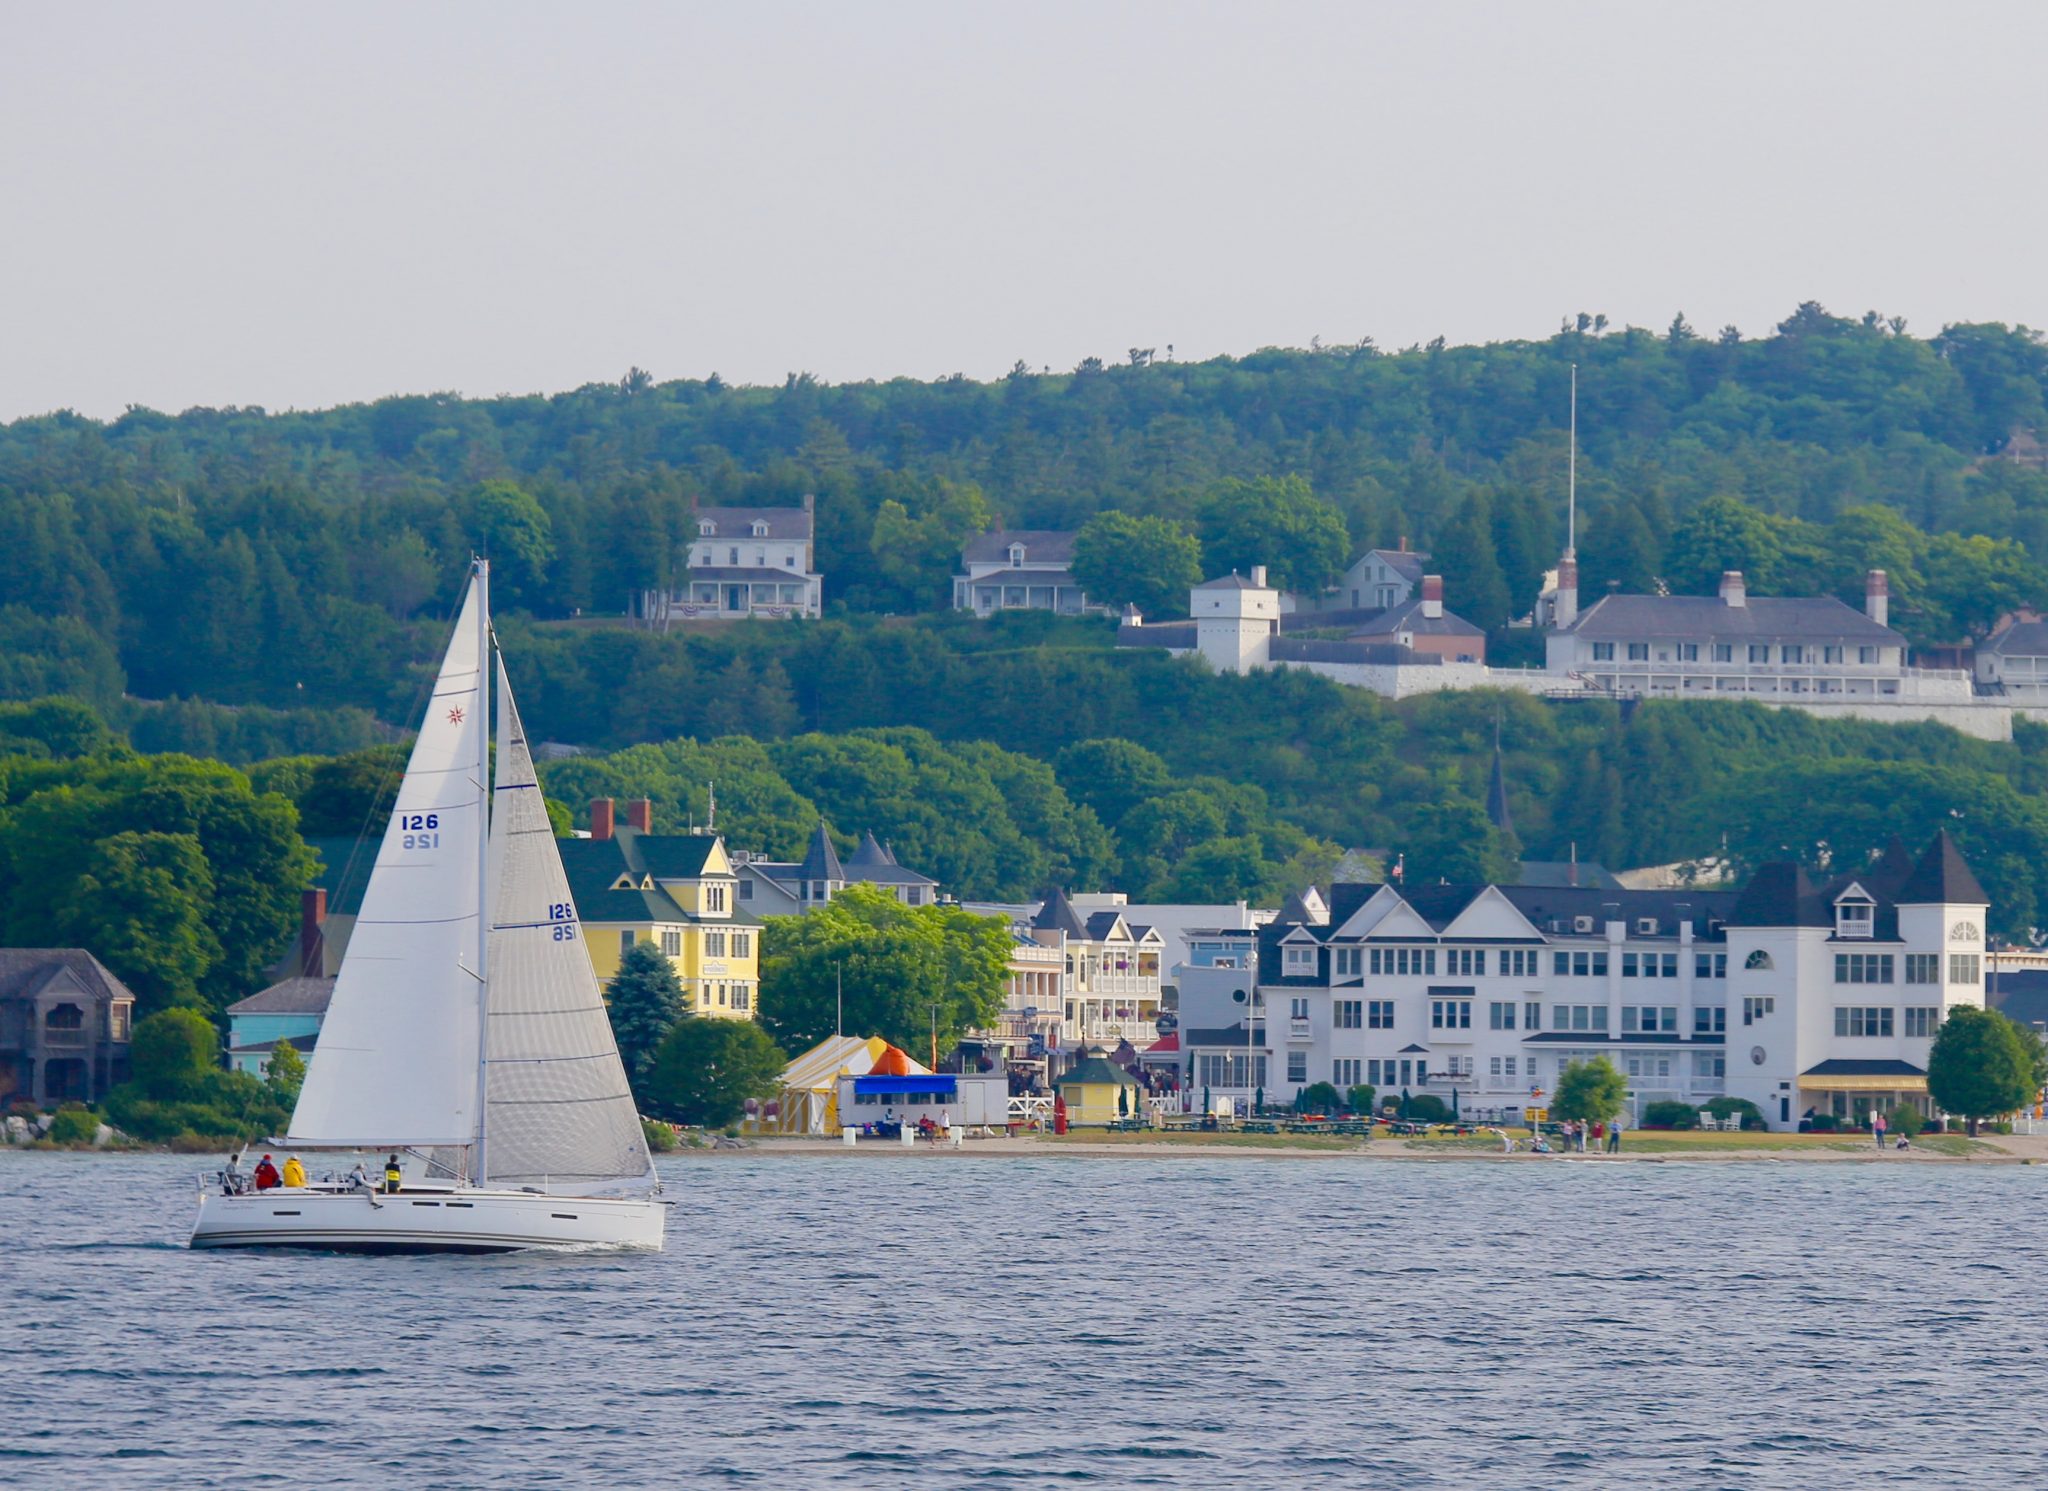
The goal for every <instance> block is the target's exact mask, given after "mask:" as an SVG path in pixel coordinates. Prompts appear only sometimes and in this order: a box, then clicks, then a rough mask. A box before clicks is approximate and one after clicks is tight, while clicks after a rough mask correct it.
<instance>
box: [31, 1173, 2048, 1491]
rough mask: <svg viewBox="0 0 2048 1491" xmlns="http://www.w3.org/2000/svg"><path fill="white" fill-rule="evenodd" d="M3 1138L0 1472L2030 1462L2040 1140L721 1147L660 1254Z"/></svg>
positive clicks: (1476, 1482) (1631, 1471)
mask: <svg viewBox="0 0 2048 1491" xmlns="http://www.w3.org/2000/svg"><path fill="white" fill-rule="evenodd" d="M201 1163H202V1162H201V1161H195V1160H191V1159H179V1158H168V1157H158V1156H151V1157H95V1158H82V1157H74V1156H57V1155H20V1154H15V1155H4V1156H0V1239H4V1241H0V1283H4V1286H5V1301H6V1309H5V1311H4V1313H0V1363H4V1372H5V1376H4V1379H0V1380H4V1382H5V1384H6V1389H7V1391H6V1399H7V1401H6V1406H5V1408H4V1410H0V1484H9V1485H22V1486H37V1487H50V1488H73V1487H86V1488H90V1487H100V1486H118V1487H123V1488H128V1487H180V1488H183V1487H191V1486H198V1485H211V1486H219V1487H282V1486H320V1487H327V1488H335V1487H358V1486H363V1487H371V1486H374V1487H386V1486H406V1487H413V1488H424V1487H483V1486H487V1487H494V1488H507V1487H528V1486H535V1487H614V1486H646V1485H697V1484H714V1483H715V1484H723V1485H745V1484H760V1485H764V1486H774V1487H776V1488H778V1491H783V1488H803V1487H810V1486H842V1485H843V1486H862V1487H888V1486H904V1485H918V1486H925V1487H952V1486H959V1485H964V1484H978V1483H981V1482H992V1483H999V1484H1003V1485H1021V1486H1030V1485H1036V1484H1062V1485H1064V1484H1073V1483H1092V1484H1100V1485H1109V1486H1171V1487H1212V1486H1232V1487H1268V1486H1270V1487H1307V1486H1318V1487H1321V1486H1327V1487H1354V1486H1365V1487H1381V1486H1385V1487H1437V1486H1442V1487H1460V1488H1463V1487H1532V1488H1533V1487H1545V1488H1555V1487H1613V1486H1653V1487H1729V1488H1765V1487H1769V1488H1781V1487H1782V1488H1793V1491H1805V1488H1810V1487H1821V1486H1834V1485H1838V1484H1839V1485H1858V1486H1891V1487H1900V1486H1907V1487H1916V1488H1918V1487H1928V1486H1947V1485H1957V1486H1964V1485H1967V1486H1969V1487H1972V1488H1976V1491H1982V1488H1985V1487H2004V1486H2013V1487H2023V1486H2024V1487H2039V1486H2042V1485H2044V1484H2048V1459H2044V1454H2043V1451H2044V1445H2043V1443H2042V1440H2041V1434H2040V1425H2041V1419H2040V1415H2039V1412H2038V1407H2037V1405H2038V1404H2039V1402H2040V1399H2041V1393H2040V1385H2041V1384H2040V1379H2041V1373H2042V1371H2043V1368H2044V1365H2048V1348H2044V1344H2043V1342H2044V1337H2048V1327H2044V1325H2043V1319H2042V1316H2043V1312H2042V1309H2041V1303H2042V1299H2043V1282H2044V1280H2048V1258H2044V1247H2048V1243H2044V1238H2048V1167H2031V1168H2019V1167H2005V1166H2000V1167H1990V1166H1986V1167H1961V1166H1935V1165H1907V1164H1901V1165H1899V1166H1898V1167H1897V1168H1888V1167H1884V1166H1878V1165H1848V1164H1843V1165H1829V1164H1804V1163H1802V1164H1791V1163H1784V1164H1771V1163H1752V1164H1713V1163H1693V1164H1681V1163H1671V1164H1602V1163H1598V1162H1594V1163H1574V1162H1562V1161H1560V1162H1557V1163H1551V1164H1539V1163H1528V1164H1497V1163H1487V1162H1479V1161H1474V1162H1465V1161H1444V1162H1434V1163H1421V1164H1419V1163H1402V1162H1392V1161H1361V1160H1356V1159H1339V1160H1305V1159H1304V1160H1273V1159H1265V1160H1260V1159H1244V1158H1217V1159H1176V1160H1165V1161H1143V1160H1131V1159H1105V1160H1090V1159H1064V1158H1058V1159H972V1158H969V1159H961V1158H954V1157H947V1156H943V1155H906V1156H903V1157H900V1158H896V1157H890V1158H880V1157H875V1158H848V1159H840V1158H834V1157H803V1158H799V1157H768V1156H753V1155H747V1156H740V1157H719V1158H700V1159H690V1160H678V1161H664V1164H663V1168H664V1172H665V1174H666V1176H667V1179H668V1183H669V1187H670V1194H671V1195H672V1196H674V1197H677V1198H679V1199H681V1201H682V1202H683V1205H682V1206H680V1207H679V1208H678V1209H677V1210H676V1211H675V1212H674V1213H673V1215H672V1218H671V1224H670V1233H669V1245H668V1250H667V1251H666V1252H665V1253H664V1254H662V1255H660V1256H658V1257H656V1256H617V1255H586V1256H569V1257H563V1256H543V1255H529V1256H518V1255H509V1256H503V1257H495V1258H356V1257H329V1256H322V1255H319V1254H307V1255H290V1254H269V1255H266V1254H248V1253H243V1254H236V1253H197V1254H195V1253H191V1252H188V1251H186V1249H185V1248H184V1240H185V1236H186V1233H187V1230H188V1228H189V1225H190V1220H191V1214H192V1207H193V1201H192V1195H193V1193H192V1188H191V1185H190V1183H189V1180H188V1177H190V1176H191V1175H193V1174H194V1173H195V1172H196V1171H197V1170H198V1169H199V1168H200V1165H201Z"/></svg>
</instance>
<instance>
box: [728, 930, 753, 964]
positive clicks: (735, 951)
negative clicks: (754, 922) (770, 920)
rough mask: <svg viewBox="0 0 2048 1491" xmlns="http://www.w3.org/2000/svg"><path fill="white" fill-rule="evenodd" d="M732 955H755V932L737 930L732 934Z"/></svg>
mask: <svg viewBox="0 0 2048 1491" xmlns="http://www.w3.org/2000/svg"><path fill="white" fill-rule="evenodd" d="M732 955H733V956H734V957H735V958H750V957H752V956H753V955H754V934H753V933H751V932H735V933H733V934H732Z"/></svg>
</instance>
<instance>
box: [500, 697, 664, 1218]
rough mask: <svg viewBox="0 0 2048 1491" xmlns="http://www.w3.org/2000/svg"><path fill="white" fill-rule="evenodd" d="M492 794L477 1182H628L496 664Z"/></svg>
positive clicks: (634, 1143) (631, 1115)
mask: <svg viewBox="0 0 2048 1491" xmlns="http://www.w3.org/2000/svg"><path fill="white" fill-rule="evenodd" d="M495 796H496V799H497V801H496V803H495V805H494V807H493V809H492V814H491V866H492V873H493V875H494V876H495V878H496V886H495V889H494V891H493V900H492V917H491V944H490V954H489V969H490V988H489V1001H490V1002H489V1008H488V1013H487V1017H486V1022H485V1023H486V1027H487V1033H486V1035H485V1060H484V1073H485V1075H484V1082H485V1087H486V1093H487V1101H486V1107H485V1113H484V1133H485V1160H484V1165H485V1169H486V1172H487V1173H486V1176H485V1179H486V1180H487V1181H488V1182H489V1183H491V1184H493V1185H533V1186H539V1185H543V1184H545V1186H546V1189H547V1190H548V1191H550V1192H572V1193H573V1192H583V1193H590V1192H596V1191H622V1190H629V1189H637V1188H639V1187H641V1186H644V1185H645V1184H647V1183H648V1182H650V1181H651V1180H652V1179H653V1168H654V1167H653V1163H652V1161H651V1160H650V1159H649V1158H648V1153H647V1143H646V1140H645V1139H644V1138H643V1137H642V1134H641V1131H640V1117H639V1112H638V1110H637V1108H636V1107H635V1106H634V1103H633V1097H632V1092H631V1090H630V1088H629V1087H628V1086H627V1083H626V1070H625V1066H624V1065H623V1063H621V1061H620V1060H619V1049H618V1045H617V1043H616V1042H615V1041H614V1040H613V1038H612V1026H611V1018H610V1016H609V1015H608V1014H606V1012H605V1007H604V999H603V996H602V994H601V993H600V992H599V990H598V986H597V977H596V975H595V974H594V973H593V972H592V971H591V966H590V954H589V952H588V951H587V950H586V949H585V948H584V946H583V929H582V927H581V926H580V924H579V923H578V922H577V920H576V908H575V903H574V901H573V900H572V899H571V898H570V895H569V881H568V877H567V876H566V875H565V874H564V873H563V871H562V856H561V852H560V851H559V850H557V849H556V848H555V836H554V831H553V830H552V828H550V826H549V824H548V815H547V808H546V805H545V804H544V802H543V801H542V799H541V792H540V786H539V784H538V782H537V781H536V779H535V776H534V770H533V757H532V754H531V752H530V751H529V750H528V749H527V744H526V734H525V731H524V730H523V729H522V728H521V726H520V723H519V711H518V709H517V708H516V707H515V706H514V704H513V702H512V690H511V688H510V687H509V686H508V685H507V683H506V680H505V668H504V664H503V662H502V661H501V662H500V663H499V665H498V762H497V791H496V794H495Z"/></svg>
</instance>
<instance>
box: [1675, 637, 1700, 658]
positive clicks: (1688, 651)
mask: <svg viewBox="0 0 2048 1491" xmlns="http://www.w3.org/2000/svg"><path fill="white" fill-rule="evenodd" d="M1678 660H1679V661H1680V662H1681V663H1696V662H1698V661H1699V660H1700V644H1699V643H1697V642H1681V643H1679V644H1678Z"/></svg>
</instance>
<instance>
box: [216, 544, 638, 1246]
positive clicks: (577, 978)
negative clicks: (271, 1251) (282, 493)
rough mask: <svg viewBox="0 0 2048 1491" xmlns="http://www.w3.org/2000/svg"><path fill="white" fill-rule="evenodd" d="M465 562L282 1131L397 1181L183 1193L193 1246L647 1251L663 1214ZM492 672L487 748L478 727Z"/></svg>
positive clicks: (482, 577) (486, 617) (306, 1146)
mask: <svg viewBox="0 0 2048 1491" xmlns="http://www.w3.org/2000/svg"><path fill="white" fill-rule="evenodd" d="M489 598H490V569H489V565H488V562H487V561H484V560H477V561H476V562H475V564H474V566H473V570H472V573H471V577H470V581H469V589H468V593H467V595H466V596H465V598H464V600H463V604H462V609H461V612H460V614H459V615H458V617H457V619H456V623H455V635H454V637H453V639H452V640H451V641H450V643H449V646H448V653H447V656H446V657H445V658H444V659H443V660H442V663H441V671H440V673H439V675H438V676H437V678H436V680H435V683H434V690H433V695H432V697H431V698H430V699H429V701H428V704H427V711H426V718H425V719H424V721H423V722H422V723H421V725H420V732H419V739H418V741H417V742H416V743H415V744H414V746H413V750H412V757H411V759H410V760H409V761H408V762H407V764H406V770H405V779H404V781H403V782H402V783H401V784H400V785H399V789H398V796H397V800H396V802H395V803H394V805H393V807H392V811H391V817H390V821H389V822H388V823H387V824H386V825H385V829H384V839H383V844H382V846H381V848H380V849H379V851H378V854H377V860H376V865H375V868H374V869H373V870H372V871H371V874H370V879H369V883H368V885H367V886H366V887H365V889H364V891H363V900H362V908H361V912H360V914H359V915H358V917H357V919H356V924H355V928H354V931H353V932H352V933H351V935H350V938H349V945H348V951H347V954H346V955H345V956H344V958H343V960H342V965H341V969H340V972H339V974H338V976H337V977H336V979H335V985H334V994H333V997H332V999H331V1000H330V1002H329V1005H328V1010H327V1015H326V1018H325V1020H324V1022H323V1023H322V1026H321V1031H320V1040H319V1043H318V1045H317V1046H316V1047H315V1048H314V1051H313V1055H312V1059H311V1061H310V1063H309V1064H308V1067H307V1070H306V1079H305V1084H304V1086H303V1088H302V1089H301V1091H300V1094H299V1100H298V1104H297V1106H296V1107H295V1108H294V1110H293V1112H292V1120H291V1126H290V1128H289V1130H288V1131H287V1132H286V1134H285V1135H284V1136H283V1137H282V1138H281V1139H279V1140H278V1141H277V1145H278V1147H279V1148H282V1149H286V1150H298V1151H328V1152H341V1153H347V1152H351V1151H353V1152H354V1153H356V1154H357V1155H358V1156H362V1155H368V1156H370V1157H371V1158H372V1168H373V1169H375V1170H376V1171H377V1173H378V1175H379V1176H380V1177H381V1175H382V1172H383V1169H384V1166H383V1163H382V1162H383V1161H384V1159H385V1157H386V1156H395V1157H397V1161H398V1168H399V1170H400V1173H401V1177H402V1178H401V1180H400V1183H399V1185H398V1188H397V1189H396V1190H395V1191H392V1190H387V1189H383V1188H381V1187H378V1186H374V1185H372V1184H369V1183H366V1182H365V1181H364V1180H363V1179H362V1178H361V1177H360V1176H359V1177H358V1179H357V1180H356V1181H355V1183H353V1184H351V1183H349V1182H333V1181H328V1182H322V1183H317V1184H310V1185H304V1186H297V1187H289V1188H272V1189H269V1190H264V1191H258V1192H249V1191H247V1190H246V1189H245V1188H244V1187H243V1186H242V1184H241V1183H240V1180H239V1177H238V1176H237V1175H236V1173H235V1170H234V1167H233V1166H232V1165H231V1166H230V1168H229V1170H227V1171H225V1172H223V1177H222V1183H221V1184H220V1185H219V1186H218V1187H215V1188H213V1189H211V1190H209V1191H207V1192H206V1193H204V1194H202V1195H201V1197H200V1205H199V1219H198V1223H197V1225H196V1226H195V1227H194V1228H193V1231H192V1246H193V1247H195V1248H279V1247H284V1248H319V1249H331V1250H339V1251H350V1252H378V1253H386V1252H393V1253H395V1252H461V1253H484V1252H505V1251H510V1250H514V1249H522V1248H562V1247H578V1246H609V1247H638V1248H659V1247H660V1246H661V1241H662V1230H663V1219H664V1215H665V1212H666V1210H667V1208H666V1205H665V1203H663V1202H662V1201H661V1200H659V1199H658V1196H657V1193H658V1190H659V1186H658V1183H657V1182H656V1180H655V1175H654V1163H653V1160H652V1159H651V1158H650V1156H649V1155H648V1152H647V1142H646V1139H645V1136H644V1135H643V1133H642V1131H641V1128H640V1118H639V1113H638V1110H637V1108H636V1107H635V1105H634V1102H633V1098H632V1092H631V1089H630V1088H629V1087H628V1086H627V1083H626V1071H625V1066H624V1064H623V1063H622V1062H621V1061H620V1060H619V1051H618V1045H617V1043H616V1042H615V1041H614V1040H613V1038H612V1028H611V1020H610V1017H609V1016H608V1015H607V1014H606V1012H605V1007H604V999H603V996H602V994H601V993H600V991H599V989H598V985H597V978H596V975H595V973H594V972H593V971H592V969H591V966H590V957H589V954H588V952H587V951H586V950H585V948H584V946H583V935H582V928H581V926H580V925H579V923H578V921H577V917H576V905H575V901H574V899H573V898H572V897H571V896H570V894H569V882H568V877H567V876H566V875H565V874H564V873H563V870H562V857H561V854H560V852H559V851H558V850H557V849H556V847H555V840H554V834H553V832H552V830H551V829H550V827H549V824H548V816H547V809H546V806H545V804H544V802H543V800H542V797H541V792H540V784H539V782H538V780H537V779H536V777H535V774H534V769H533V756H532V753H531V752H530V751H529V750H528V748H527V742H526V736H525V732H524V731H523V730H522V729H521V727H520V723H519V711H518V709H517V707H516V706H515V705H514V704H513V701H512V690H511V688H510V687H509V686H508V684H507V681H506V676H505V666H504V661H503V659H502V657H500V656H498V655H497V651H496V648H495V639H494V637H493V636H492V633H491V624H490V606H489ZM494 673H495V679H496V684H497V746H498V749H497V765H496V774H495V777H494V776H493V774H492V768H491V731H490V730H489V729H488V728H487V723H486V722H487V720H488V719H489V715H488V709H489V705H490V702H491V701H490V685H491V681H492V677H493V674H494Z"/></svg>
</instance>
